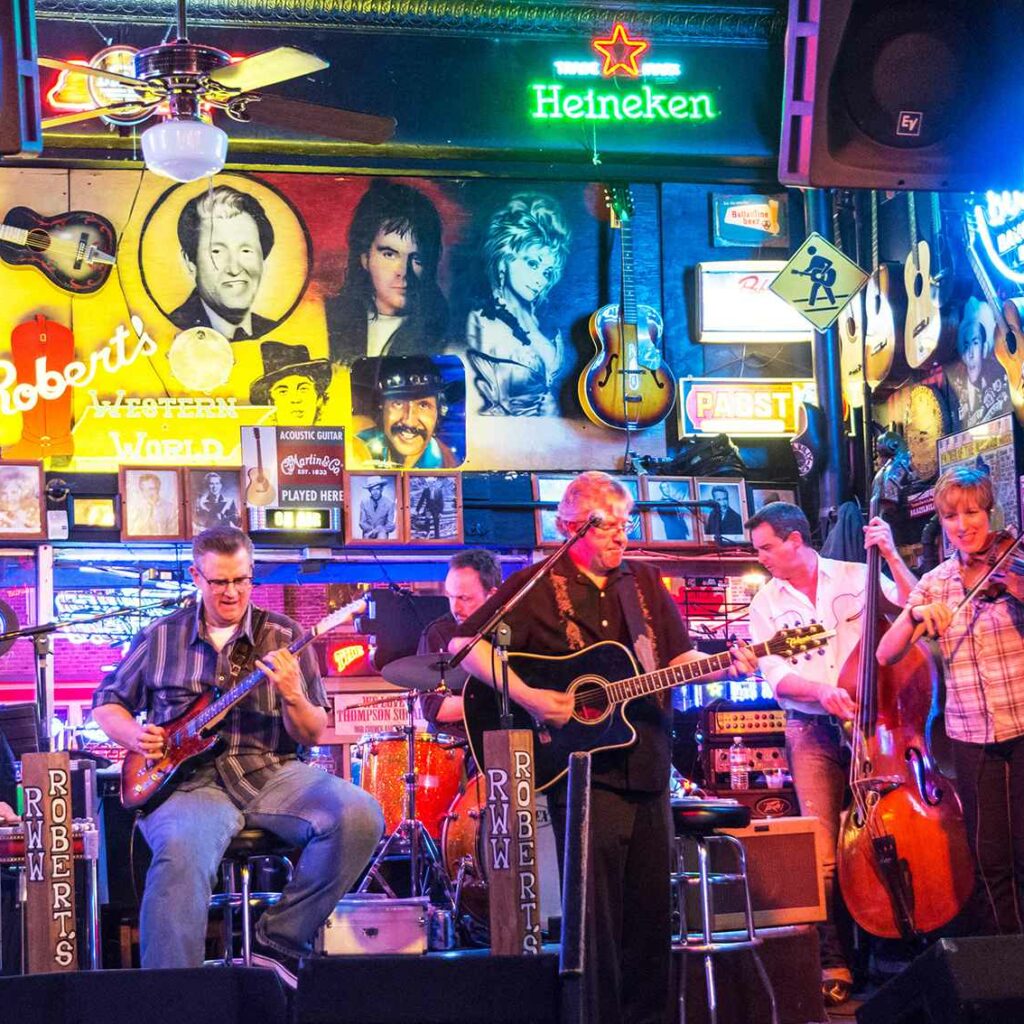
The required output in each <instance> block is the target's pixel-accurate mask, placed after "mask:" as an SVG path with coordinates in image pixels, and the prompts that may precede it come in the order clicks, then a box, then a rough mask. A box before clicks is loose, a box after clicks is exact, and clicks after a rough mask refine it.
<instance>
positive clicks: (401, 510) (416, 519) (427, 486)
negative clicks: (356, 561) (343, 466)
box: [345, 470, 462, 547]
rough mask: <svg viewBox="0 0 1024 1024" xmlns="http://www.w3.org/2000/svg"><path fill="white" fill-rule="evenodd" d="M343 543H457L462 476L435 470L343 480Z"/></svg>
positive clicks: (362, 475) (363, 475)
mask: <svg viewBox="0 0 1024 1024" xmlns="http://www.w3.org/2000/svg"><path fill="white" fill-rule="evenodd" d="M345 543H346V544H347V545H354V546H360V547H378V546H380V545H384V544H416V545H421V544H438V545H452V544H461V543H462V476H461V474H460V473H458V472H445V471H441V470H436V471H431V472H423V473H416V472H410V471H408V470H405V471H403V472H383V473H369V472H366V473H363V472H350V473H346V474H345Z"/></svg>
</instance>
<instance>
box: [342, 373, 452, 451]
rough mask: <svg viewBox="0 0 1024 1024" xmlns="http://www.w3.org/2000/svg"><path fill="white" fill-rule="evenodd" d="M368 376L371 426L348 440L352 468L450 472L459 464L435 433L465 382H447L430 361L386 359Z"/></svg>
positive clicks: (447, 446)
mask: <svg viewBox="0 0 1024 1024" xmlns="http://www.w3.org/2000/svg"><path fill="white" fill-rule="evenodd" d="M373 371H374V372H373V374H372V385H371V386H372V390H373V401H374V406H375V413H376V415H375V419H376V423H375V424H374V426H372V427H369V428H367V429H365V430H362V431H360V432H359V434H358V435H357V436H356V437H355V438H354V439H353V445H352V457H353V461H354V462H355V463H356V464H361V465H364V466H374V467H377V468H379V469H451V468H453V467H454V466H457V465H458V464H459V462H460V461H461V460H460V459H459V457H458V456H457V455H456V454H455V452H454V451H453V450H452V448H451V447H450V446H449V445H447V444H445V442H444V441H442V440H441V439H440V438H439V437H437V436H436V435H437V432H438V430H439V428H440V426H441V423H442V422H443V420H444V418H445V416H446V415H447V414H448V408H449V406H450V405H451V404H453V403H454V402H457V401H461V400H463V399H464V398H465V380H464V379H463V380H462V381H457V380H456V381H446V380H445V377H444V374H443V373H442V372H441V370H440V368H439V367H438V364H437V361H436V360H435V359H434V358H432V357H430V356H388V357H386V358H383V359H380V360H379V361H376V363H375V364H374V367H373Z"/></svg>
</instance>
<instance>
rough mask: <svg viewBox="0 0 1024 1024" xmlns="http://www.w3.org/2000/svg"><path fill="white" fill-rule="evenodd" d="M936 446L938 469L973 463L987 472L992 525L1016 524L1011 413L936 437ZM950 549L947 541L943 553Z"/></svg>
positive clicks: (1015, 482)
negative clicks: (990, 486) (993, 504)
mask: <svg viewBox="0 0 1024 1024" xmlns="http://www.w3.org/2000/svg"><path fill="white" fill-rule="evenodd" d="M938 450H939V472H940V473H944V472H945V471H946V470H947V469H953V468H955V467H957V466H974V467H977V468H979V469H984V470H987V471H988V472H989V473H990V474H991V476H992V490H993V491H994V493H995V506H994V507H993V509H992V528H993V529H995V530H1001V529H1004V528H1006V527H1011V528H1013V529H1017V528H1019V527H1020V509H1019V506H1018V504H1017V464H1016V457H1015V450H1014V441H1013V416H1012V415H1010V416H1000V417H999V418H998V419H995V420H990V421H989V422H988V423H982V424H979V425H978V426H976V427H971V428H970V429H969V430H961V431H959V432H957V433H955V434H948V435H947V436H946V437H940V438H939V443H938ZM951 551H952V548H950V547H949V546H948V544H947V545H946V554H947V555H949V554H950V553H951Z"/></svg>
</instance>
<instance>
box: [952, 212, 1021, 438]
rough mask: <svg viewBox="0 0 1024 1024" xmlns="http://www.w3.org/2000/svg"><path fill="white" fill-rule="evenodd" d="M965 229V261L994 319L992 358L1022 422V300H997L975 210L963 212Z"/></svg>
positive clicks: (1014, 409)
mask: <svg viewBox="0 0 1024 1024" xmlns="http://www.w3.org/2000/svg"><path fill="white" fill-rule="evenodd" d="M964 227H965V228H966V231H967V245H966V248H967V259H968V262H969V263H970V265H971V270H973V271H974V276H975V277H976V278H977V279H978V284H979V285H980V286H981V290H982V293H983V294H984V296H985V299H986V300H987V301H988V304H989V305H990V306H991V307H992V312H993V313H994V314H995V318H996V330H995V335H996V336H995V344H994V351H995V356H996V359H997V360H998V361H999V365H1000V366H1001V367H1002V368H1003V370H1004V371H1005V373H1006V384H1007V387H1008V388H1009V391H1010V402H1011V403H1012V405H1013V411H1014V412H1015V413H1016V415H1017V419H1018V420H1019V421H1020V422H1021V423H1024V327H1022V320H1024V299H1019V298H1010V299H1007V300H1006V301H1005V302H1003V301H1002V299H1000V297H999V293H998V292H997V291H996V288H995V285H994V284H993V283H992V278H991V277H989V274H988V271H987V270H986V269H985V267H984V265H983V264H982V262H981V258H980V257H979V256H978V252H977V249H976V248H975V240H976V237H977V230H978V229H977V226H976V225H975V222H974V211H973V210H971V209H969V208H968V210H967V211H966V212H965V213H964Z"/></svg>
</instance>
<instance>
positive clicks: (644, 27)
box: [36, 0, 785, 44]
mask: <svg viewBox="0 0 1024 1024" xmlns="http://www.w3.org/2000/svg"><path fill="white" fill-rule="evenodd" d="M783 7H784V4H783V3H782V2H781V0H780V2H776V3H764V2H761V3H751V2H748V3H744V2H740V0H733V2H732V3H728V4H710V3H709V4H698V3H689V4H684V3H667V2H650V0H648V2H646V3H644V2H639V3H630V4H622V3H619V4H604V5H602V4H595V3H582V2H577V0H552V2H549V3H514V2H503V0H440V2H438V0H190V2H189V4H188V17H189V21H190V22H194V23H197V24H204V25H212V26H237V27H242V28H245V27H261V28H294V29H303V28H308V29H314V28H315V29H325V28H339V29H341V28H364V29H367V30H380V31H386V30H396V29H401V30H402V31H424V32H464V33H488V32H493V31H503V32H516V33H523V34H533V33H539V32H543V33H545V34H547V35H550V34H552V33H556V34H563V33H564V34H565V35H576V36H578V35H579V34H580V33H586V32H589V31H591V30H592V29H593V28H594V27H595V26H596V25H603V24H607V23H608V22H609V21H612V20H623V21H626V22H628V24H629V25H630V26H631V27H633V28H634V29H636V30H637V31H643V32H657V34H658V36H659V38H660V39H662V40H679V41H694V42H697V41H700V42H733V43H752V44H757V43H761V44H763V43H765V42H768V41H774V40H777V39H780V38H781V37H782V33H783V31H784V29H785V14H784V11H783ZM36 14H37V16H38V17H39V18H40V19H47V20H50V19H60V20H67V21H90V22H95V23H97V24H103V23H114V22H121V21H123V20H124V19H125V18H131V19H132V21H134V22H135V23H137V24H144V23H152V24H167V23H173V21H174V19H175V14H176V5H175V3H173V2H172V0H36Z"/></svg>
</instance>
